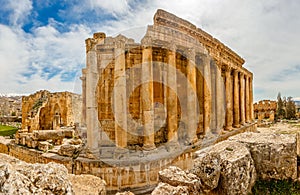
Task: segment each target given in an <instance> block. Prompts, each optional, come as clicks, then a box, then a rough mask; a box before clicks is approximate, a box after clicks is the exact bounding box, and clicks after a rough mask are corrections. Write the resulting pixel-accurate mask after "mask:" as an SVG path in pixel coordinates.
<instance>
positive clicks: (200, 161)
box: [189, 153, 221, 192]
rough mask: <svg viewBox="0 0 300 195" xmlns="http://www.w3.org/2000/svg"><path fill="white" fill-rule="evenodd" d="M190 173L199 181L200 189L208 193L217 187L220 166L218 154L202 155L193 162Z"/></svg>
mask: <svg viewBox="0 0 300 195" xmlns="http://www.w3.org/2000/svg"><path fill="white" fill-rule="evenodd" d="M189 172H190V173H193V174H195V175H196V176H198V177H199V179H200V181H201V189H202V190H203V191H205V192H209V191H211V190H213V189H215V188H216V187H217V186H218V182H219V178H220V173H221V166H220V154H219V153H203V154H201V155H200V156H199V157H198V158H196V159H195V160H194V166H193V168H192V169H191V170H189Z"/></svg>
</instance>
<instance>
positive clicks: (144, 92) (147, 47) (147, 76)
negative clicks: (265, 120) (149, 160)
mask: <svg viewBox="0 0 300 195" xmlns="http://www.w3.org/2000/svg"><path fill="white" fill-rule="evenodd" d="M142 44H143V45H144V48H143V51H142V52H143V54H142V83H143V85H142V86H141V98H142V115H143V124H144V144H143V148H144V149H145V150H152V149H154V148H155V144H154V133H155V132H154V110H153V64H152V46H151V38H150V37H144V39H143V40H142Z"/></svg>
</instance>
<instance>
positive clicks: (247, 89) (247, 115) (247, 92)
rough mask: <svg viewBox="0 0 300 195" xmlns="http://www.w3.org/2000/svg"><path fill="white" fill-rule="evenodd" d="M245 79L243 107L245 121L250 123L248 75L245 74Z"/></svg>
mask: <svg viewBox="0 0 300 195" xmlns="http://www.w3.org/2000/svg"><path fill="white" fill-rule="evenodd" d="M245 79H246V87H245V88H246V102H245V105H246V106H245V108H246V122H247V123H250V94H249V89H250V88H249V76H248V75H246V76H245Z"/></svg>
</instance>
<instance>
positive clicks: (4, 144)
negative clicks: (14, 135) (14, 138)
mask: <svg viewBox="0 0 300 195" xmlns="http://www.w3.org/2000/svg"><path fill="white" fill-rule="evenodd" d="M10 142H11V140H8V139H5V138H4V137H2V136H0V153H4V154H8V153H9V144H10Z"/></svg>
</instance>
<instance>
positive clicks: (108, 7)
mask: <svg viewBox="0 0 300 195" xmlns="http://www.w3.org/2000/svg"><path fill="white" fill-rule="evenodd" d="M22 2H23V1H22ZM24 2H29V1H28V0H27V1H24ZM26 5H27V8H25V9H21V8H18V9H19V10H20V11H19V12H17V11H16V12H14V14H13V15H12V16H13V17H12V19H11V21H15V22H14V23H20V21H22V20H24V18H26V17H25V16H26V14H27V15H28V11H29V10H30V9H31V8H30V6H28V5H31V4H30V3H28V4H26ZM158 8H162V9H165V10H166V11H169V12H171V13H174V14H175V15H177V16H179V17H181V18H184V19H186V20H188V21H190V22H192V23H193V24H195V25H196V26H198V27H200V28H202V29H203V30H205V31H207V32H208V33H210V34H211V35H213V36H214V37H216V38H217V39H219V40H220V41H221V42H223V43H224V44H226V45H227V46H228V47H230V48H231V49H233V50H234V51H236V52H237V53H238V54H239V55H241V56H242V57H243V58H244V59H245V60H246V63H245V67H246V68H248V69H249V70H250V71H252V72H253V74H254V97H255V100H259V99H275V98H276V96H277V93H278V92H279V91H280V92H281V93H282V94H284V95H285V96H293V97H300V94H299V91H300V85H299V84H298V83H299V82H300V78H298V77H299V76H298V75H299V74H300V72H299V73H298V72H296V71H297V69H295V67H297V66H299V65H300V57H299V54H298V53H299V49H298V48H299V45H300V39H299V37H298V36H299V34H300V13H299V11H298V10H299V9H300V3H299V2H298V1H297V0H290V1H288V2H286V1H281V0H273V1H252V0H244V1H240V0H230V1H229V0H216V1H211V0H201V1H199V0H190V1H183V0H173V1H161V0H151V1H150V0H148V1H142V2H139V1H134V0H128V1H125V0H122V1H117V0H109V1H108V0H104V1H100V0H97V1H92V0H85V3H82V2H80V4H75V5H73V7H71V8H69V10H72V11H69V12H68V13H65V14H66V15H67V14H69V15H68V17H69V18H70V17H72V16H73V18H76V19H77V18H80V17H84V16H85V15H84V14H82V13H93V14H96V15H95V16H94V20H93V21H88V20H84V18H81V20H80V21H81V22H82V24H81V25H79V24H74V25H71V27H70V30H69V31H68V32H59V31H58V30H57V29H58V28H59V27H61V26H63V25H65V24H62V23H57V21H55V20H54V19H50V20H49V24H48V25H47V26H41V27H39V28H37V29H35V30H33V34H26V33H24V32H22V31H21V30H14V29H13V28H12V27H5V26H4V27H5V28H4V27H3V26H0V33H1V37H0V41H1V45H0V48H1V49H0V62H1V64H0V66H1V77H5V78H8V77H9V76H8V75H9V74H11V75H12V76H11V77H10V80H13V79H14V78H13V77H19V76H18V74H16V73H19V72H22V71H24V70H25V68H26V67H28V66H32V67H34V68H35V70H36V73H37V74H36V75H35V76H34V81H35V82H39V81H40V82H39V83H42V84H43V85H46V86H47V80H45V79H44V77H45V73H44V75H43V73H42V68H44V67H47V66H49V67H54V68H61V69H62V71H67V70H72V69H73V68H74V67H76V68H78V64H84V63H85V52H84V40H85V39H86V38H87V37H91V36H92V33H93V32H96V31H102V32H105V33H106V34H107V35H114V36H115V35H117V34H118V33H120V32H122V33H124V34H130V31H131V32H132V29H134V30H133V31H134V32H141V33H143V32H144V30H145V26H146V25H151V24H152V23H153V21H152V19H153V15H154V13H155V11H156V10H157V9H158ZM22 10H23V11H22ZM91 11H92V12H91ZM104 12H105V14H111V15H112V16H114V17H115V18H116V19H117V20H109V19H108V20H106V19H103V20H99V21H97V17H99V16H101V15H103V13H104ZM18 13H23V16H24V17H22V15H21V14H18ZM13 18H14V19H13ZM66 19H67V18H66ZM18 21H19V22H18ZM138 27H143V28H141V29H137V28H138ZM131 36H133V37H136V36H137V35H136V34H134V33H133V34H132V35H131ZM139 36H142V35H139ZM2 43H5V44H2ZM8 44H9V45H8ZM8 56H9V57H8ZM3 64H11V65H13V66H14V67H15V68H9V67H4V66H3ZM2 70H3V71H4V70H5V74H7V75H4V76H3V74H2V72H3V71H2ZM289 70H290V71H291V72H293V73H294V74H290V73H289V72H290V71H289ZM11 71H15V72H16V73H14V72H11ZM79 71H80V70H79ZM61 74H62V72H60V73H58V75H57V76H56V77H55V76H54V77H53V78H51V79H50V80H51V82H52V81H53V82H54V81H55V82H57V85H59V86H60V88H62V87H66V90H68V89H69V88H70V87H69V88H68V87H67V86H65V84H66V83H64V82H61V81H60V76H61ZM43 76H44V77H43ZM19 79H20V80H21V81H22V82H24V83H25V84H24V85H21V86H24V88H22V87H19V86H18V84H14V86H11V87H9V89H15V90H16V92H18V90H21V89H22V90H24V91H26V90H25V89H26V88H27V89H28V90H34V89H35V90H39V89H40V88H38V87H43V85H40V84H34V83H30V86H29V85H28V84H29V80H28V79H27V78H19ZM26 79H27V80H26ZM32 79H33V78H32ZM1 81H2V80H1ZM44 81H45V82H44ZM26 83H27V84H26ZM8 85H11V84H8ZM49 86H50V85H49ZM68 86H69V85H68ZM13 87H14V88H13ZM34 87H36V88H34ZM20 88H21V89H20ZM0 89H1V90H2V89H3V86H1V87H0ZM53 89H55V85H53Z"/></svg>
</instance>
